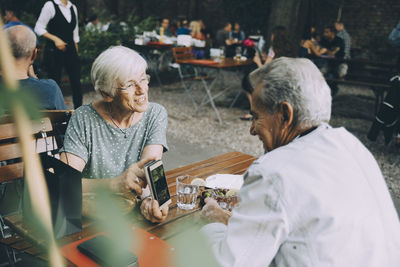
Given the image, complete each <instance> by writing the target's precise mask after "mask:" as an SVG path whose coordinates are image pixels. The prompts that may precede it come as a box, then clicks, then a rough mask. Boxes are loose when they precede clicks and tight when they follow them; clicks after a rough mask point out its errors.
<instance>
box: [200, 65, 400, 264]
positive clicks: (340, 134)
mask: <svg viewBox="0 0 400 267" xmlns="http://www.w3.org/2000/svg"><path fill="white" fill-rule="evenodd" d="M250 82H251V84H252V86H253V87H254V88H255V90H254V93H253V95H252V97H253V98H252V99H253V101H252V103H251V110H252V113H253V117H254V119H253V122H252V125H251V129H250V133H251V134H252V135H257V136H258V137H259V139H260V140H261V141H262V143H263V146H264V150H265V151H266V154H264V155H263V156H261V157H260V158H259V159H258V160H256V161H255V162H254V163H253V165H252V166H251V167H250V168H249V169H248V171H247V172H246V174H245V175H244V184H243V187H242V188H241V190H240V192H239V199H240V202H239V206H238V207H236V208H234V210H233V212H232V215H231V214H229V213H227V212H224V211H223V210H221V208H219V206H218V204H217V203H216V202H215V201H214V200H211V199H207V200H206V203H207V204H206V205H205V206H204V208H203V215H204V217H205V218H207V219H208V220H209V221H210V222H212V223H210V224H208V225H206V226H204V227H203V229H202V231H203V232H204V233H205V234H206V235H207V236H208V238H209V240H210V242H211V244H212V249H213V251H214V253H215V256H216V259H217V260H218V261H219V263H220V265H222V266H252V267H257V266H269V265H270V266H271V265H272V266H360V267H361V266H362V267H364V266H377V267H378V266H400V253H399V251H400V224H399V219H398V217H397V214H396V211H395V209H394V206H393V202H392V200H391V198H390V194H389V192H388V189H387V187H386V184H385V181H384V179H383V177H382V174H381V172H380V170H379V166H378V164H377V162H376V161H375V159H374V158H373V156H372V155H371V153H370V152H369V151H368V150H367V149H366V148H365V147H364V146H363V145H362V144H361V143H360V141H358V140H357V139H356V138H355V137H354V136H353V135H352V134H350V133H349V132H347V131H346V130H345V129H344V128H332V127H331V126H329V124H328V122H329V119H330V113H331V96H330V92H329V88H328V86H327V84H326V82H325V80H324V78H323V77H322V75H321V73H320V72H319V70H318V69H317V68H316V67H315V65H314V64H313V63H312V62H311V61H309V60H308V59H290V58H284V57H283V58H279V59H276V60H274V61H272V62H271V63H270V64H268V65H264V66H263V67H261V68H260V69H257V70H255V71H254V72H252V73H251V75H250Z"/></svg>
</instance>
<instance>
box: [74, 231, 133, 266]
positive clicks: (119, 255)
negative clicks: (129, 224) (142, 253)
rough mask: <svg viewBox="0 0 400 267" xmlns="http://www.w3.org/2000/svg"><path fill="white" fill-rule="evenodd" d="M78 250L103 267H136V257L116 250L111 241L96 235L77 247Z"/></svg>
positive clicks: (125, 251)
mask: <svg viewBox="0 0 400 267" xmlns="http://www.w3.org/2000/svg"><path fill="white" fill-rule="evenodd" d="M78 250H79V251H80V252H81V253H83V254H85V255H86V256H88V257H89V258H91V259H92V260H94V261H95V262H96V263H98V264H99V265H101V266H105V267H138V257H137V256H136V255H135V254H133V253H132V252H130V251H129V250H125V249H122V250H121V249H118V248H116V246H115V244H114V243H113V241H112V240H111V239H110V238H109V237H107V236H105V235H98V236H95V237H93V238H91V239H89V240H86V241H85V242H82V243H81V244H79V245H78Z"/></svg>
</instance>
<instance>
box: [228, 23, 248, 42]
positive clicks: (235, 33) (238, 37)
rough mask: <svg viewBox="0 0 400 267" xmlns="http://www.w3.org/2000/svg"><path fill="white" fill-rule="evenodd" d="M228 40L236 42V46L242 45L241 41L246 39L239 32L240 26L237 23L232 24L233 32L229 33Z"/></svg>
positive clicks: (242, 33)
mask: <svg viewBox="0 0 400 267" xmlns="http://www.w3.org/2000/svg"><path fill="white" fill-rule="evenodd" d="M229 38H230V39H233V40H235V41H237V42H236V44H238V45H241V44H243V41H244V40H245V39H246V35H245V34H244V32H243V31H242V30H240V24H239V23H238V22H235V23H234V24H233V30H232V31H230V32H229Z"/></svg>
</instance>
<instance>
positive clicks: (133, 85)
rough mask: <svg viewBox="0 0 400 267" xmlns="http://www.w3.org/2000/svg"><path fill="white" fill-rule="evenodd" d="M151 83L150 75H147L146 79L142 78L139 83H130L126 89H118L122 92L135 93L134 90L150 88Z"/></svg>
mask: <svg viewBox="0 0 400 267" xmlns="http://www.w3.org/2000/svg"><path fill="white" fill-rule="evenodd" d="M149 83H150V75H148V74H146V76H145V77H143V78H141V79H140V80H139V82H137V81H133V80H132V81H129V82H128V83H127V85H126V86H125V87H119V88H117V89H119V90H122V91H133V90H134V89H138V88H143V87H145V86H148V85H149Z"/></svg>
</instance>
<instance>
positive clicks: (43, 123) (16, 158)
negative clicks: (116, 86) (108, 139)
mask: <svg viewBox="0 0 400 267" xmlns="http://www.w3.org/2000/svg"><path fill="white" fill-rule="evenodd" d="M42 113H43V115H44V116H46V117H43V118H42V119H40V120H38V121H35V122H33V123H32V128H31V129H32V132H31V133H32V134H33V135H34V137H35V140H34V141H33V143H32V146H34V147H35V150H36V152H37V153H49V154H50V153H51V154H52V155H57V153H58V149H59V148H61V146H62V143H63V142H62V141H63V140H62V139H63V135H64V134H65V130H66V127H67V123H68V121H69V119H70V117H71V115H72V111H70V110H62V111H59V110H54V111H53V110H46V111H42ZM23 176H24V166H23V162H22V153H21V150H20V145H19V139H18V136H17V132H16V125H15V123H14V122H13V120H12V118H11V117H8V116H6V117H2V118H0V199H1V202H2V203H4V202H3V201H5V196H6V193H7V188H10V189H11V190H10V192H11V193H10V194H9V195H7V198H9V200H8V201H7V203H12V204H13V205H12V207H7V208H6V209H4V210H2V212H1V213H2V214H0V238H1V239H0V243H1V244H3V245H5V246H6V247H7V249H6V252H7V254H8V258H9V262H10V264H11V266H12V264H13V263H14V262H15V261H16V254H15V250H14V249H12V248H10V247H9V246H8V245H9V244H10V243H11V242H10V241H9V240H10V239H11V240H12V239H15V238H17V239H18V237H16V235H15V234H14V233H13V232H12V231H11V229H10V228H9V227H8V226H7V225H5V224H4V222H3V219H2V217H1V216H2V215H9V214H13V213H16V212H20V211H21V206H22V195H23V193H22V192H23V189H22V186H23V181H22V178H23Z"/></svg>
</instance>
